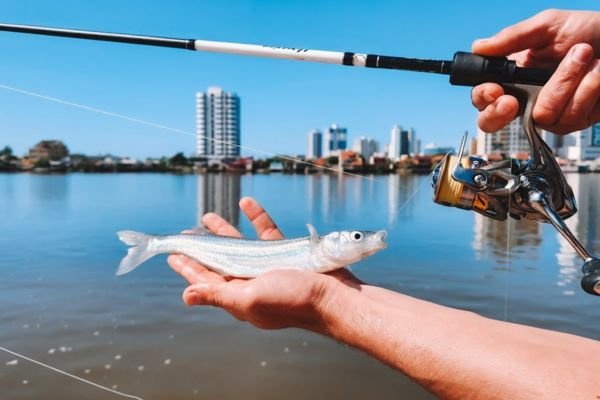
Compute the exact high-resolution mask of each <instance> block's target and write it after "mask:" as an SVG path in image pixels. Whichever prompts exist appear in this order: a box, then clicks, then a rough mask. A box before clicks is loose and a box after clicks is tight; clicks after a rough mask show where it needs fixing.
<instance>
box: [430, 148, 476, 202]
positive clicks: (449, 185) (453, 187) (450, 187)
mask: <svg viewBox="0 0 600 400" xmlns="http://www.w3.org/2000/svg"><path fill="white" fill-rule="evenodd" d="M465 162H466V164H467V165H465ZM468 162H469V161H468V159H467V158H463V163H462V164H463V166H464V167H466V168H468ZM457 164H458V157H456V156H449V157H446V159H445V160H444V161H442V163H441V165H440V172H439V175H438V179H437V187H436V189H435V193H434V196H433V201H435V202H436V203H438V204H443V205H445V206H450V207H458V206H459V205H460V203H461V201H460V199H461V195H462V193H463V190H464V185H463V184H462V183H460V182H457V181H455V180H454V179H453V178H452V171H454V168H455V167H456V165H457Z"/></svg>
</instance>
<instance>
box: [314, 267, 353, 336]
mask: <svg viewBox="0 0 600 400" xmlns="http://www.w3.org/2000/svg"><path fill="white" fill-rule="evenodd" d="M321 277H322V281H321V282H320V287H319V290H318V295H317V296H315V297H314V302H313V309H314V312H315V314H316V316H317V318H316V321H315V322H316V323H315V325H314V326H313V327H312V328H313V329H311V330H312V331H314V332H317V333H320V334H322V335H325V336H330V337H333V338H335V339H338V340H341V339H342V338H340V337H339V334H338V329H337V328H338V327H339V326H340V325H343V323H342V321H343V319H344V318H345V317H347V316H348V315H349V312H348V311H349V309H352V308H353V306H352V304H354V302H355V297H356V296H360V290H356V289H355V288H353V287H350V286H348V285H346V284H344V283H342V282H340V281H339V280H338V279H336V278H333V277H331V276H329V275H321Z"/></svg>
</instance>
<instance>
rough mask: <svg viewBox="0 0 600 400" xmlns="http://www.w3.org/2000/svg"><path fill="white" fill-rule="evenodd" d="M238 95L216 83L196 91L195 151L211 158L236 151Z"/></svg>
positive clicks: (238, 116) (228, 155)
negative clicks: (203, 89)
mask: <svg viewBox="0 0 600 400" xmlns="http://www.w3.org/2000/svg"><path fill="white" fill-rule="evenodd" d="M239 145H240V98H239V97H238V96H237V95H236V94H235V93H226V92H224V91H223V89H221V88H219V87H209V88H208V91H207V92H206V93H202V92H198V93H196V154H197V155H198V156H199V157H207V158H208V159H212V160H222V159H223V158H235V157H239V155H240V147H239Z"/></svg>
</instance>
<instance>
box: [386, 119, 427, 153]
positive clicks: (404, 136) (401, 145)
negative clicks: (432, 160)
mask: <svg viewBox="0 0 600 400" xmlns="http://www.w3.org/2000/svg"><path fill="white" fill-rule="evenodd" d="M420 152H421V141H420V140H418V139H417V134H416V132H415V130H414V129H413V128H410V129H408V130H403V129H402V128H401V127H400V125H394V126H393V127H392V131H391V132H390V144H389V147H388V158H389V159H390V160H392V161H397V160H399V159H400V157H401V156H405V155H417V154H419V153H420Z"/></svg>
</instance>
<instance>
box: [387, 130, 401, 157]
mask: <svg viewBox="0 0 600 400" xmlns="http://www.w3.org/2000/svg"><path fill="white" fill-rule="evenodd" d="M401 132H402V128H400V125H394V126H393V127H392V131H391V132H390V145H389V147H388V158H389V159H390V160H392V161H396V160H398V159H400V133H401Z"/></svg>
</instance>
